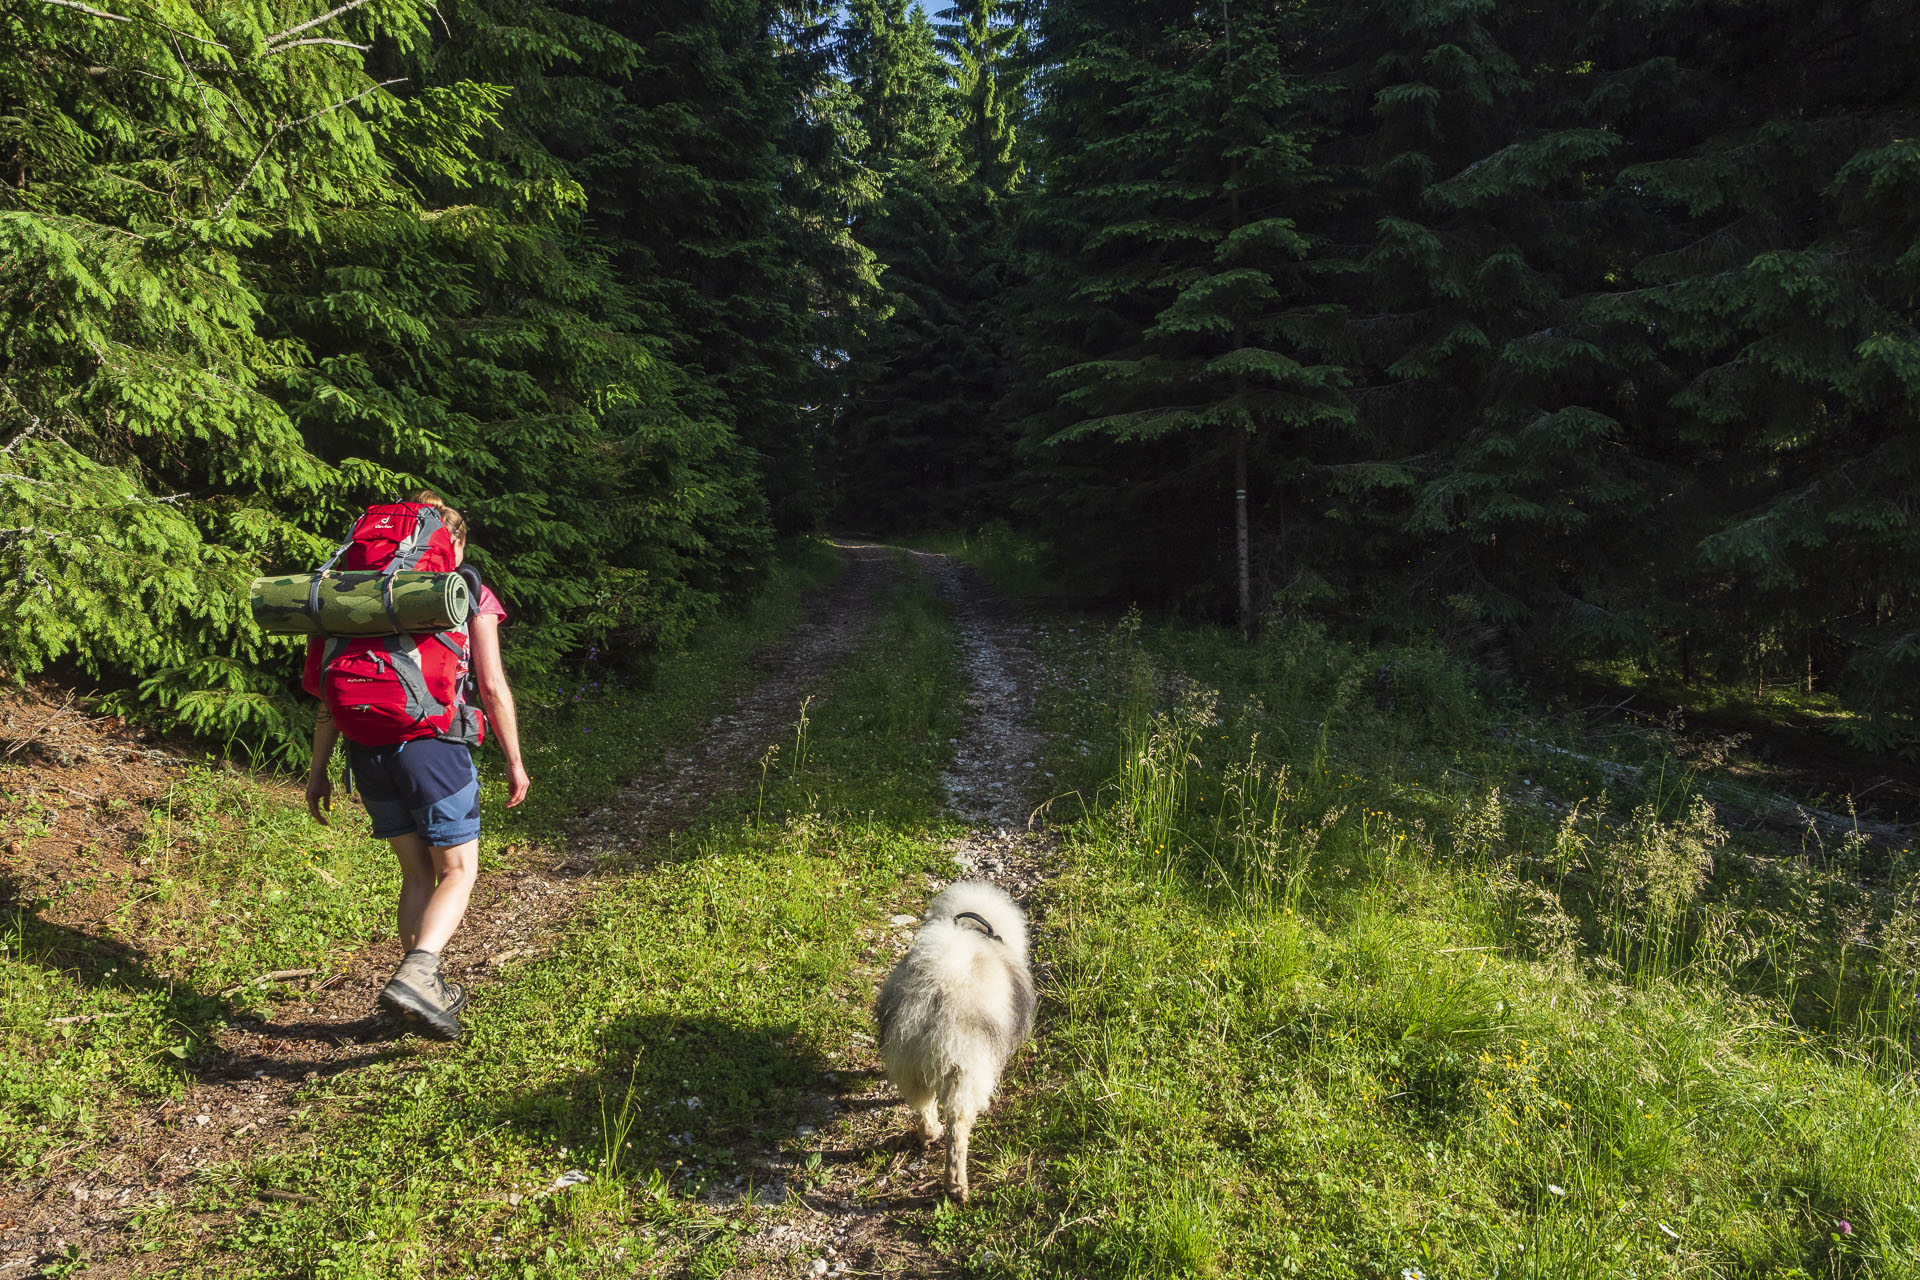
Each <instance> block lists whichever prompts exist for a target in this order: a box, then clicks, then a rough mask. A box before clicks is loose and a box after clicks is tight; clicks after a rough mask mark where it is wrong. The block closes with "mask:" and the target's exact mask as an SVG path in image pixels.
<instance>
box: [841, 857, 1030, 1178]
mask: <svg viewBox="0 0 1920 1280" xmlns="http://www.w3.org/2000/svg"><path fill="white" fill-rule="evenodd" d="M874 1014H875V1016H876V1017H877V1018H878V1019H879V1022H880V1057H881V1059H882V1060H883V1061H884V1062H885V1063H886V1065H887V1078H888V1079H889V1080H891V1081H893V1084H894V1087H895V1088H897V1089H899V1090H900V1096H901V1097H902V1098H904V1099H906V1103H907V1105H908V1106H909V1107H912V1108H913V1109H914V1110H916V1111H918V1112H919V1113H920V1134H921V1136H922V1137H923V1138H924V1139H925V1140H926V1141H928V1142H933V1141H935V1140H936V1139H938V1138H939V1137H940V1135H941V1133H942V1131H944V1130H945V1129H948V1128H951V1129H952V1130H953V1135H952V1137H951V1138H950V1139H949V1140H948V1142H947V1191H948V1193H949V1194H951V1195H953V1196H954V1197H955V1198H957V1199H958V1200H959V1201H960V1203H962V1204H965V1203H966V1201H967V1137H968V1135H969V1134H971V1133H972V1132H973V1122H974V1120H975V1119H976V1118H977V1117H978V1116H979V1115H980V1113H981V1112H983V1111H985V1110H986V1109H987V1103H988V1102H990V1101H992V1099H993V1091H994V1088H995V1086H997V1085H998V1084H999V1083H1000V1071H1001V1068H1003V1067H1005V1066H1006V1064H1007V1059H1008V1058H1009V1057H1011V1056H1012V1055H1013V1051H1014V1050H1015V1049H1017V1048H1019V1047H1020V1044H1021V1042H1022V1041H1024V1040H1025V1039H1026V1038H1027V1036H1028V1034H1029V1033H1030V1032H1031V1031H1032V1030H1033V978H1032V977H1031V976H1030V975H1029V974H1028V973H1027V918H1026V916H1024V915H1022V914H1021V912H1020V908H1019V907H1016V906H1015V905H1014V904H1013V899H1012V898H1009V897H1008V896H1007V895H1006V894H1004V893H1002V892H1001V891H1000V890H999V889H997V888H995V887H994V886H993V885H990V884H984V883H982V882H981V881H978V880H962V881H960V882H959V883H957V884H955V885H952V886H951V887H949V888H948V889H947V890H946V891H945V892H944V893H942V894H941V895H940V896H939V897H937V898H935V899H934V900H933V905H931V906H930V907H928V908H927V914H926V915H925V916H924V917H922V919H921V922H920V932H919V935H918V936H917V937H915V938H914V940H913V950H911V951H909V952H908V953H907V954H906V956H905V957H904V958H903V959H902V960H901V961H900V963H899V964H897V965H895V966H894V967H893V972H892V973H890V974H888V975H887V982H886V985H885V986H883V987H882V988H881V989H880V1000H879V1003H877V1004H876V1005H875V1006H874Z"/></svg>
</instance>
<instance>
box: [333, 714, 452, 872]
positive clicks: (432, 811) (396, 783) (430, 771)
mask: <svg viewBox="0 0 1920 1280" xmlns="http://www.w3.org/2000/svg"><path fill="white" fill-rule="evenodd" d="M347 761H348V764H349V766H350V767H351V768H352V769H353V780H354V782H355V783H357V784H358V785H359V788H360V798H361V799H362V800H363V801H364V802H365V803H366V806H367V813H368V815H369V816H370V817H372V818H373V834H374V838H375V839H378V840H391V839H393V838H394V837H395V836H404V835H407V834H408V833H410V832H418V833H419V835H420V838H421V839H422V840H424V841H426V843H427V844H428V845H429V846H431V847H433V848H436V849H445V848H448V847H449V846H452V845H456V844H465V843H466V842H467V841H469V840H478V839H479V838H480V771H479V770H478V769H476V768H475V767H474V764H473V752H472V751H470V750H468V749H467V748H466V747H465V746H463V745H462V744H460V743H458V742H442V741H440V740H439V739H438V738H415V739H414V740H413V741H411V742H401V743H396V744H395V745H393V746H391V747H363V746H361V745H360V744H359V743H357V742H350V743H348V744H347Z"/></svg>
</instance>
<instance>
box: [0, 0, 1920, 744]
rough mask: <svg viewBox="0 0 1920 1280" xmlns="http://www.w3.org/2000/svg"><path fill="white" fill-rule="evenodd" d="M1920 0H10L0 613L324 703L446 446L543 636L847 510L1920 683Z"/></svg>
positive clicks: (1859, 715) (24, 641)
mask: <svg viewBox="0 0 1920 1280" xmlns="http://www.w3.org/2000/svg"><path fill="white" fill-rule="evenodd" d="M1916 68H1920V5H1915V4H1912V3H1906V2H1902V0H1802V2H1800V3H1794V4H1787V3H1781V2H1779V0H1760V2H1758V3H1742V4H1736V3H1731V2H1730V0H1581V2H1569V3H1545V4H1536V5H1526V6H1521V5H1508V4H1495V3H1492V2H1491V0H1419V2H1417V3H1415V2H1412V0H1393V2H1388V3H1373V4H1366V3H1362V4H1351V3H1348V4H1325V3H1319V2H1318V0H1298V2H1296V3H1291V4H1286V5H1274V4H1252V3H1242V2H1241V0H1225V2H1224V3H1209V4H1200V5H1193V4H1164V3H1154V2H1149V0H1044V2H1041V0H1024V2H1021V0H965V2H963V3H956V4H954V5H953V6H952V7H949V8H945V9H940V8H938V7H935V10H934V12H933V14H932V15H931V16H929V15H928V14H927V13H926V12H924V11H922V10H921V9H920V8H918V7H916V6H915V5H913V4H911V3H909V2H908V0H849V3H846V4H844V5H842V4H835V3H827V2H826V0H787V2H786V3H773V2H771V0H712V2H711V3H695V2H693V0H660V2H658V3H652V2H650V3H645V4H615V3H608V2H607V0H554V2H551V3H549V2H545V0H515V2H514V3H506V2H505V0H440V2H439V3H437V4H430V3H426V2H425V0H346V2H345V3H341V4H338V5H332V4H330V3H329V2H328V0H316V2H314V3H299V2H297V0H270V2H260V3H245V4H232V3H214V2H213V0H86V2H85V3H82V2H81V0H0V664H4V665H5V666H6V667H7V668H9V669H10V670H11V671H13V672H16V673H26V674H31V673H35V672H40V671H47V670H52V671H54V672H56V673H66V674H68V675H70V676H71V677H73V678H75V679H82V680H85V681H88V682H91V683H92V684H93V685H96V686H98V687H101V688H103V689H109V690H113V691H115V693H114V696H115V698H116V699H117V701H118V703H119V705H120V706H121V707H122V708H124V709H125V710H127V711H129V712H133V713H137V714H140V715H143V716H146V717H148V718H150V719H155V720H158V721H162V722H165V723H167V724H170V725H175V726H179V727H183V728H186V729H190V730H193V731H196V732H199V733H202V734H206V735H209V736H210V737H213V738H215V739H228V740H231V739H235V738H238V739H239V740H242V741H289V740H293V739H295V738H297V735H298V733H299V731H300V727H301V726H300V722H299V716H300V713H299V711H298V710H297V709H296V705H295V702H294V699H293V697H292V689H293V682H292V680H291V678H290V677H291V674H292V665H293V660H292V656H291V655H292V653H293V650H292V649H291V648H290V647H289V646H287V645H285V644H284V643H280V642H272V641H269V640H268V639H267V638H266V637H264V636H263V635H261V634H260V633H259V632H258V631H257V630H256V629H255V628H254V626H253V624H252V622H251V621H250V620H249V618H248V616H247V609H246V594H245V585H246V582H247V580H248V579H249V577H251V576H252V575H253V574H255V573H258V572H263V571H266V570H269V569H273V570H281V569H288V568H298V567H300V566H303V565H306V564H310V563H312V562H314V561H317V560H318V559H320V558H321V557H322V556H323V555H324V554H325V553H326V552H327V551H328V550H330V549H331V547H332V545H333V544H334V543H335V542H336V541H337V540H338V537H339V535H340V532H341V531H342V530H343V529H344V527H345V525H346V523H347V520H348V517H349V515H350V513H351V512H353V511H354V510H356V509H357V508H358V507H360V506H363V505H364V504H366V503H368V502H370V501H375V500H384V499H390V498H392V497H395V496H397V495H400V494H402V493H404V492H406V491H410V490H411V489H413V488H416V487H419V486H421V485H430V486H432V487H434V488H436V489H438V490H440V491H442V492H444V493H445V494H446V495H447V496H448V498H449V499H450V500H451V501H453V502H454V503H456V504H457V505H459V506H460V507H462V508H463V509H464V510H466V511H467V512H468V513H469V515H470V518H471V520H472V523H473V529H474V538H475V547H476V560H477V562H478V563H479V564H480V565H481V567H482V568H483V570H484V571H485V572H486V573H487V574H488V575H489V577H490V578H491V580H492V581H493V582H494V584H495V585H496V587H497V588H498V589H499V591H500V593H501V595H502V596H503V597H505V598H506V600H507V601H508V603H509V605H510V607H511V608H512V609H514V610H515V612H516V615H517V617H516V625H515V627H514V629H513V631H512V633H511V634H512V641H513V652H512V661H513V663H514V664H515V669H516V672H517V673H518V675H519V676H520V678H522V679H523V680H525V681H527V682H529V683H530V685H531V686H532V687H533V688H534V689H536V690H537V689H538V688H539V687H540V686H541V682H542V681H543V680H544V681H547V682H554V681H557V680H558V678H559V676H560V674H561V673H563V672H565V671H567V670H569V669H570V668H571V667H572V666H574V665H576V664H578V663H579V662H581V661H583V660H585V659H586V658H587V656H588V655H589V654H591V655H593V660H594V661H595V662H608V661H612V662H622V661H639V660H644V659H645V658H646V657H647V656H648V655H649V654H653V653H656V652H659V651H660V650H662V649H663V648H667V647H671V646H673V645H675V644H676V643H678V642H679V641H680V640H681V639H683V638H684V637H685V636H686V635H687V634H688V633H689V631H690V630H691V629H692V628H693V627H695V626H696V625H698V624H699V623H700V622H701V621H702V620H704V619H706V618H708V617H710V616H712V615H713V614H714V613H715V611H716V610H717V609H719V608H720V607H721V605H722V604H723V603H724V602H725V601H726V600H728V599H729V598H730V596H731V595H733V594H735V593H737V592H738V591H739V589H740V588H741V587H742V586H743V585H744V584H745V583H746V582H747V581H748V580H749V579H750V578H751V577H752V576H753V575H754V574H755V573H756V571H757V570H758V569H759V568H760V567H761V566H762V565H764V564H765V563H766V561H767V559H768V557H769V556H770V555H772V554H773V550H774V548H775V547H776V545H777V544H778V543H779V541H780V540H781V539H782V538H785V537H788V536H791V535H796V534H807V533H813V532H816V531H821V530H846V531H859V532H862V533H870V534H877V535H890V536H903V537H904V536H909V535H912V534H915V533H921V532H926V531H933V530H962V529H978V528H981V527H983V526H997V525H1005V526H1008V527H1009V528H1010V529H1011V530H1013V531H1015V532H1016V533H1017V534H1019V535H1023V536H1026V537H1029V538H1033V539H1035V540H1037V541H1038V542H1039V543H1040V544H1042V545H1044V546H1046V547H1047V548H1049V549H1050V554H1051V556H1052V558H1053V560H1054V562H1055V563H1054V570H1055V573H1056V576H1057V577H1058V578H1059V580H1060V581H1062V582H1065V583H1067V584H1070V586H1071V587H1072V588H1073V589H1074V590H1075V591H1077V592H1078V593H1079V594H1080V595H1082V596H1083V597H1084V598H1086V599H1088V600H1093V601H1106V602H1112V603H1115V604H1121V605H1124V604H1126V603H1128V602H1138V603H1140V604H1141V605H1143V606H1146V607H1149V608H1156V609H1166V610H1175V611H1179V612H1181V613H1184V614H1187V615H1190V616H1201V617H1208V618H1213V619H1217V620H1221V621H1225V622H1231V623H1236V624H1238V625H1239V626H1241V627H1243V628H1246V629H1248V630H1254V629H1258V628H1261V627H1263V626H1271V625H1273V623H1274V620H1275V619H1277V618H1283V617H1305V618H1309V619H1316V620H1318V621H1320V622H1322V623H1324V624H1325V625H1326V626H1327V627H1328V628H1329V629H1330V630H1332V631H1333V632H1334V633H1335V634H1338V635H1342V636H1348V637H1352V638H1354V639H1357V640H1368V641H1383V640H1400V639H1412V638H1425V637H1431V638H1437V639H1438V640H1439V641H1441V642H1442V643H1445V644H1447V645H1448V646H1450V647H1452V648H1454V649H1455V650H1456V651H1458V652H1459V653H1460V654H1462V655H1463V656H1465V657H1468V658H1471V659H1475V660H1479V661H1481V662H1483V663H1485V664H1486V665H1487V666H1488V667H1489V668H1502V669H1504V668H1513V669H1518V670H1521V671H1526V672H1559V671H1566V670H1569V669H1571V668H1572V667H1573V666H1574V665H1575V664H1578V663H1581V662H1587V661H1604V662H1612V663H1623V662H1625V663H1634V664H1638V667H1639V668H1640V669H1641V670H1643V671H1647V672H1659V673H1662V674H1663V675H1665V676H1667V677H1670V678H1672V679H1674V680H1677V681H1681V682H1685V683H1688V684H1692V685H1696V686H1698V685H1705V684H1719V685H1725V686H1740V687H1753V686H1755V685H1757V684H1764V683H1768V682H1772V683H1776V684H1778V683H1792V684H1794V685H1795V686H1796V687H1799V688H1802V689H1804V690H1806V691H1807V692H1809V693H1819V694H1822V695H1826V696H1827V697H1828V698H1830V699H1832V700H1833V702H1832V705H1833V706H1835V707H1837V708H1838V709H1839V712H1838V714H1836V715H1835V716H1834V717H1833V719H1834V722H1835V723H1836V724H1837V725H1838V726H1840V728H1841V730H1842V731H1843V732H1844V733H1846V734H1847V735H1849V736H1850V737H1851V738H1853V739H1854V740H1855V741H1856V743H1857V744H1859V745H1863V746H1867V747H1870V748H1873V749H1876V750H1912V749H1913V748H1914V746H1915V744H1916V742H1920V720H1917V719H1916V717H1920V523H1917V522H1920V509H1917V508H1916V502H1917V500H1920V499H1917V489H1916V486H1917V485H1920V332H1917V331H1916V323H1917V322H1920V77H1917V76H1916V75H1915V69H1916Z"/></svg>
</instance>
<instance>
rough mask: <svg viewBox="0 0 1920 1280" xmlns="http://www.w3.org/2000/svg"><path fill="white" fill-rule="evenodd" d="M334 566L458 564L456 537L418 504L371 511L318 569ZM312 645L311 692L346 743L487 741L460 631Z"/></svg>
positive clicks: (440, 569)
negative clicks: (431, 739)
mask: <svg viewBox="0 0 1920 1280" xmlns="http://www.w3.org/2000/svg"><path fill="white" fill-rule="evenodd" d="M342 561H344V564H342ZM337 564H338V565H341V567H342V568H344V569H347V570H357V569H384V570H386V571H388V572H389V573H396V572H399V571H401V570H408V569H412V570H419V571H421V572H426V573H452V572H454V571H455V570H456V569H457V568H458V566H457V565H456V564H455V563H454V551H453V536H452V535H451V534H450V533H448V532H447V527H446V525H445V524H443V523H442V522H441V519H440V513H439V511H437V510H436V509H435V508H433V507H430V506H428V505H426V504H425V503H418V502H396V503H388V504H384V505H380V506H373V507H368V508H367V511H366V514H365V515H363V516H361V517H360V518H359V519H358V520H357V521H355V522H354V526H353V532H352V533H351V534H350V535H348V537H347V540H346V541H345V542H344V543H342V544H341V546H340V549H339V550H338V551H336V552H334V553H333V558H332V559H330V560H328V561H327V562H326V563H325V564H324V565H322V566H320V570H319V571H320V572H321V573H325V572H327V571H328V570H329V569H332V568H333V567H334V566H335V565H337ZM313 643H314V645H315V646H316V647H317V650H316V651H310V652H309V657H308V669H309V676H310V679H309V681H308V682H307V683H308V691H309V692H311V693H316V694H318V695H319V697H320V698H321V700H322V701H324V702H325V703H326V704H327V710H328V711H329V712H331V713H332V714H333V722H334V724H336V725H338V726H339V728H340V732H341V733H342V734H343V735H344V736H345V737H346V739H347V740H348V741H349V742H357V743H359V744H360V745H361V746H366V747H384V746H391V745H393V744H394V743H396V742H410V741H412V740H413V739H415V738H440V739H443V740H445V741H448V742H461V743H465V744H466V745H468V746H475V747H477V746H479V745H480V742H481V740H482V739H483V738H484V737H485V736H486V717H485V716H484V715H482V714H481V711H480V708H479V707H477V706H475V705H473V702H472V700H471V699H470V698H469V696H468V695H469V693H470V692H471V690H472V665H473V663H472V654H471V651H470V649H469V647H468V643H467V628H466V627H464V626H463V627H456V628H450V629H448V630H445V631H429V632H424V633H421V634H415V635H406V634H400V635H389V636H324V637H320V636H316V637H315V638H314V641H313ZM316 652H317V659H316ZM316 685H317V686H318V687H317V688H316V687H314V686H316Z"/></svg>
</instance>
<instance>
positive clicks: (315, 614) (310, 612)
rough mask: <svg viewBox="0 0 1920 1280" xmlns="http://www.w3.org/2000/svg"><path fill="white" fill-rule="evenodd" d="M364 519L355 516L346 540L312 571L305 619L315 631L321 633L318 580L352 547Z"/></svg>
mask: <svg viewBox="0 0 1920 1280" xmlns="http://www.w3.org/2000/svg"><path fill="white" fill-rule="evenodd" d="M364 518H365V517H363V516H355V517H354V518H353V523H352V524H351V525H349V526H347V540H346V541H345V542H343V543H341V544H340V545H339V546H338V547H336V548H335V549H334V552H333V554H332V555H330V556H328V557H327V562H326V563H325V564H323V565H321V566H320V567H319V568H318V569H316V570H315V571H314V574H313V581H312V582H311V583H309V584H308V586H307V618H308V619H309V620H310V621H311V622H312V623H313V629H314V630H315V631H321V628H320V579H322V578H324V577H325V576H326V575H327V574H328V573H330V572H332V570H333V566H335V565H336V564H339V563H340V557H341V556H344V555H345V554H347V550H348V549H349V548H350V547H352V546H353V535H354V531H355V530H357V529H358V528H359V527H360V521H361V520H362V519H364ZM321 634H322V635H324V634H326V633H325V632H324V631H321Z"/></svg>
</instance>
